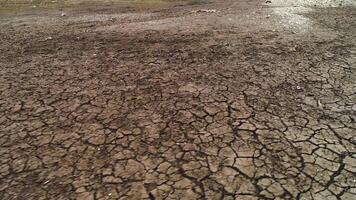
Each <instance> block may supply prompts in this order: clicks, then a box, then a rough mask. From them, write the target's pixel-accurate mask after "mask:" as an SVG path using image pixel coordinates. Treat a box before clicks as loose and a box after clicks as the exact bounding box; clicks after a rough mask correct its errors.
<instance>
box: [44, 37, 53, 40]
mask: <svg viewBox="0 0 356 200" xmlns="http://www.w3.org/2000/svg"><path fill="white" fill-rule="evenodd" d="M47 40H53V38H52V37H51V36H49V37H46V38H45V41H47Z"/></svg>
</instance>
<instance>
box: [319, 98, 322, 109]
mask: <svg viewBox="0 0 356 200" xmlns="http://www.w3.org/2000/svg"><path fill="white" fill-rule="evenodd" d="M318 107H319V108H323V104H322V103H321V101H320V99H319V100H318Z"/></svg>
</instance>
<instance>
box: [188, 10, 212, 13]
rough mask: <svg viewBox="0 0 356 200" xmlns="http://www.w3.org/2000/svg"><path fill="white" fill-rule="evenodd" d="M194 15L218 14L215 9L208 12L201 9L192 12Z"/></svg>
mask: <svg viewBox="0 0 356 200" xmlns="http://www.w3.org/2000/svg"><path fill="white" fill-rule="evenodd" d="M192 12H193V13H216V10H215V9H211V10H207V9H200V10H195V11H192Z"/></svg>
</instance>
